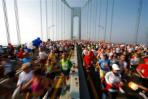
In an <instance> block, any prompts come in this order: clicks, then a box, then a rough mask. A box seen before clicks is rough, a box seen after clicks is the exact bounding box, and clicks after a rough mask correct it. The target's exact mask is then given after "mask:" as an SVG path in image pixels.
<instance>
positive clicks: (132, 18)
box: [0, 0, 148, 44]
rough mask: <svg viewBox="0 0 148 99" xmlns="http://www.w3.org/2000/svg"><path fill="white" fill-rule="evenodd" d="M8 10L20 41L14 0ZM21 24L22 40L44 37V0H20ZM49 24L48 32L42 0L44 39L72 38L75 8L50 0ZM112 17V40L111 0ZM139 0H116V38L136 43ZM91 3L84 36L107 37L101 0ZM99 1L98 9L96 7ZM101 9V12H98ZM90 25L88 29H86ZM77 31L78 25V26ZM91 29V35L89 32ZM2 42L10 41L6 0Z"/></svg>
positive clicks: (75, 2)
mask: <svg viewBox="0 0 148 99" xmlns="http://www.w3.org/2000/svg"><path fill="white" fill-rule="evenodd" d="M5 1H6V6H7V13H8V22H9V31H10V36H11V42H12V43H13V44H17V33H16V26H15V14H14V3H13V1H14V0H5ZM17 1H18V13H19V24H20V33H21V42H22V43H25V42H30V41H32V40H33V39H34V38H36V37H41V17H40V0H17ZM47 1H48V3H47V6H48V7H47V9H48V11H47V12H48V14H47V19H48V21H47V24H48V29H47V32H46V8H45V5H46V4H45V0H42V29H43V34H44V35H43V39H44V40H46V39H47V33H48V37H49V38H51V39H55V40H58V39H64V38H65V39H70V37H71V35H70V33H71V10H70V9H69V8H68V7H67V6H65V5H64V4H63V3H62V2H61V0H47ZM86 1H87V0H67V2H68V3H69V5H71V6H75V7H78V6H84V5H85V3H86ZM108 1H109V2H108V16H107V27H106V33H107V36H106V40H109V36H110V35H109V34H110V25H111V9H112V1H113V0H108ZM106 2H107V0H102V8H101V18H100V25H101V26H102V27H105V21H106V20H105V17H106ZM138 3H139V0H115V6H114V17H113V30H112V31H113V33H112V41H114V42H127V43H134V42H135V41H134V39H135V33H136V22H137V17H138V13H137V10H138V6H139V5H138ZM89 4H90V5H86V6H85V7H83V8H82V10H81V11H82V12H81V14H82V23H81V26H82V28H81V30H82V39H85V38H87V37H88V36H90V37H89V38H90V39H92V40H98V39H99V40H102V39H103V38H104V31H105V29H103V28H100V32H99V31H98V30H99V28H98V24H99V22H98V21H99V8H100V6H99V5H100V0H92V1H91V2H90V3H89ZM96 4H97V8H95V6H96ZM147 5H148V0H143V9H142V15H141V21H140V28H139V35H138V36H139V37H138V41H139V42H140V43H146V42H147V39H148V13H147V11H148V6H147ZM96 9H97V13H96ZM75 23H76V24H77V22H75ZM86 27H87V28H86ZM74 31H76V32H78V31H77V28H75V30H74ZM87 32H89V35H88V34H87ZM0 36H2V37H1V39H0V44H7V39H6V29H5V23H4V13H3V6H2V0H0Z"/></svg>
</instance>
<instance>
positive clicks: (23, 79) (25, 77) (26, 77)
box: [17, 71, 32, 85]
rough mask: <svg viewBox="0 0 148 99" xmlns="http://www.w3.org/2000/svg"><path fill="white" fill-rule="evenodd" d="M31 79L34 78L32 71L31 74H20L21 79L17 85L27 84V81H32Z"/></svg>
mask: <svg viewBox="0 0 148 99" xmlns="http://www.w3.org/2000/svg"><path fill="white" fill-rule="evenodd" d="M31 78H32V71H30V72H29V73H25V72H24V71H23V72H21V73H20V74H19V79H18V82H17V85H20V84H22V83H24V82H27V81H29V80H31Z"/></svg>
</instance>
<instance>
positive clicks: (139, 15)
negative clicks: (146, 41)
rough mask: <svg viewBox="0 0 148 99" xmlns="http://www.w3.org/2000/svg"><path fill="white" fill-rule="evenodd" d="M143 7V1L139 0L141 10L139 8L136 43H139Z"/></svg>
mask: <svg viewBox="0 0 148 99" xmlns="http://www.w3.org/2000/svg"><path fill="white" fill-rule="evenodd" d="M142 6H143V0H139V8H138V17H137V25H136V35H135V43H136V44H137V43H138V36H139V26H140V19H141V13H142Z"/></svg>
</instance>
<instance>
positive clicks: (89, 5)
mask: <svg viewBox="0 0 148 99" xmlns="http://www.w3.org/2000/svg"><path fill="white" fill-rule="evenodd" d="M88 17H89V18H88V33H89V34H88V39H89V40H90V31H89V30H90V27H89V24H90V23H89V22H90V3H89V5H88Z"/></svg>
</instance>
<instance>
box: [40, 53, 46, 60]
mask: <svg viewBox="0 0 148 99" xmlns="http://www.w3.org/2000/svg"><path fill="white" fill-rule="evenodd" d="M46 58H47V54H46V53H45V52H39V59H46Z"/></svg>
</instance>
